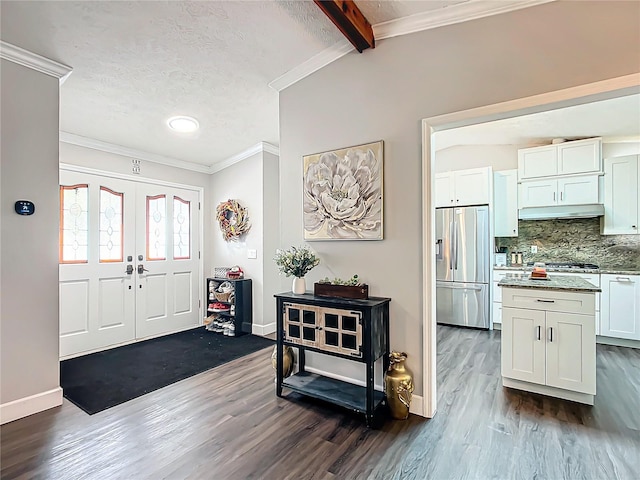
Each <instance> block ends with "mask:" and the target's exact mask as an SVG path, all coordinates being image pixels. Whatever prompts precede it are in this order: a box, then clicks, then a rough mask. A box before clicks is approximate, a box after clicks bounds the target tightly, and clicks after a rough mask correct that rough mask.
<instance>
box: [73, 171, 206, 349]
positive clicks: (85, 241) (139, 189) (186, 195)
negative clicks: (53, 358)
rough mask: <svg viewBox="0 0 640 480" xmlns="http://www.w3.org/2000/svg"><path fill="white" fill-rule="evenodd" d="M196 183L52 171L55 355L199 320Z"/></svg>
mask: <svg viewBox="0 0 640 480" xmlns="http://www.w3.org/2000/svg"><path fill="white" fill-rule="evenodd" d="M198 195H199V194H198V192H197V191H196V190H188V189H182V188H175V187H168V186H163V185H155V184H146V183H138V182H133V181H130V180H121V179H115V178H110V177H103V176H100V175H90V174H85V173H78V172H70V171H66V170H61V171H60V356H61V357H67V356H71V355H77V354H80V353H83V352H90V351H96V350H100V349H104V348H108V347H110V346H113V345H117V344H120V343H126V342H131V341H134V340H137V339H143V338H146V337H150V336H157V335H162V334H164V333H170V332H175V331H179V330H182V329H185V328H188V327H190V326H196V325H198V324H199V318H200V315H199V295H200V290H201V288H200V277H201V276H202V275H200V261H199V238H200V232H199V214H198V209H199V201H198V200H199V198H198Z"/></svg>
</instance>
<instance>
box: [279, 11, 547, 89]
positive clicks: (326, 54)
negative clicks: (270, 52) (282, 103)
mask: <svg viewBox="0 0 640 480" xmlns="http://www.w3.org/2000/svg"><path fill="white" fill-rule="evenodd" d="M555 1H556V0H493V1H487V0H469V1H468V2H466V3H461V4H458V5H452V6H450V7H446V8H442V9H440V10H436V11H433V10H432V11H429V12H423V13H418V14H415V15H410V16H408V17H402V18H398V19H395V20H390V21H388V22H382V23H378V24H376V25H374V26H373V34H374V37H375V39H376V40H384V39H385V38H392V37H398V36H400V35H407V34H409V33H416V32H420V31H422V30H429V29H432V28H438V27H443V26H445V25H453V24H455V23H462V22H467V21H469V20H475V19H478V18H483V17H489V16H491V15H499V14H501V13H507V12H511V11H514V10H520V9H523V8H529V7H535V6H536V5H542V4H543V3H550V2H555ZM353 50H354V48H353V46H352V45H351V44H350V43H349V42H347V41H346V40H344V41H340V42H338V43H336V44H335V45H333V46H332V47H329V48H327V49H325V50H323V51H321V52H320V53H318V54H317V55H314V56H313V57H311V58H310V59H309V60H307V61H306V62H304V63H301V64H300V65H298V66H297V67H294V68H292V69H291V70H289V71H288V72H287V73H285V74H284V75H281V76H280V77H278V78H276V79H275V80H273V81H272V82H271V83H269V86H270V87H271V88H273V89H274V90H276V91H278V92H281V91H282V90H284V89H285V88H287V87H290V86H291V85H293V84H294V83H296V82H298V81H300V80H302V79H303V78H305V77H307V76H309V75H311V74H312V73H314V72H316V71H318V70H320V69H321V68H322V67H325V66H327V65H329V64H330V63H332V62H335V61H336V60H338V59H339V58H341V57H343V56H345V55H346V54H347V53H349V52H351V51H353Z"/></svg>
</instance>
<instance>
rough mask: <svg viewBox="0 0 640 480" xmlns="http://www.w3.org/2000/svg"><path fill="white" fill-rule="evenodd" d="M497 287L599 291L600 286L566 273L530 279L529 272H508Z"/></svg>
mask: <svg viewBox="0 0 640 480" xmlns="http://www.w3.org/2000/svg"><path fill="white" fill-rule="evenodd" d="M498 286H499V287H510V288H539V289H543V290H564V291H569V292H585V293H588V292H601V291H602V289H601V288H600V287H596V286H595V285H594V284H593V283H590V282H587V281H586V280H584V279H583V278H580V277H570V276H568V275H549V276H548V280H539V279H534V280H532V279H531V278H530V277H529V273H528V272H527V273H508V274H507V276H505V277H504V278H503V279H502V280H500V282H499V283H498Z"/></svg>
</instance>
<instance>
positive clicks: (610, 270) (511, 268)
mask: <svg viewBox="0 0 640 480" xmlns="http://www.w3.org/2000/svg"><path fill="white" fill-rule="evenodd" d="M545 268H546V270H547V272H558V273H593V274H600V273H603V274H608V275H640V270H632V269H628V268H627V269H625V268H622V267H620V268H617V267H602V268H598V269H593V268H553V267H545ZM493 269H494V270H505V271H508V272H529V271H531V270H533V267H527V266H526V265H518V266H516V265H507V266H497V265H494V266H493Z"/></svg>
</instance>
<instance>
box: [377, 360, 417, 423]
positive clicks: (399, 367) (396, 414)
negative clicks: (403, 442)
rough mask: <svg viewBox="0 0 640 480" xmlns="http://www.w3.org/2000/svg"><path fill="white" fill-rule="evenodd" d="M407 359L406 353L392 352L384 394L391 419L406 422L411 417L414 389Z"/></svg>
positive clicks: (385, 379) (386, 373)
mask: <svg viewBox="0 0 640 480" xmlns="http://www.w3.org/2000/svg"><path fill="white" fill-rule="evenodd" d="M406 359H407V354H406V353H404V352H391V353H390V354H389V362H390V363H389V369H388V370H387V371H386V372H385V374H384V392H385V394H386V395H387V402H388V404H389V411H390V412H391V417H392V418H395V419H396V420H406V419H407V417H408V416H409V407H410V406H411V396H412V393H413V389H414V385H413V375H411V372H410V371H409V370H408V369H407V368H406V367H405V365H404V362H405V360H406Z"/></svg>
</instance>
